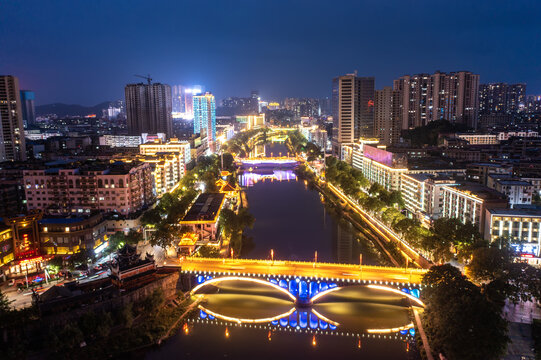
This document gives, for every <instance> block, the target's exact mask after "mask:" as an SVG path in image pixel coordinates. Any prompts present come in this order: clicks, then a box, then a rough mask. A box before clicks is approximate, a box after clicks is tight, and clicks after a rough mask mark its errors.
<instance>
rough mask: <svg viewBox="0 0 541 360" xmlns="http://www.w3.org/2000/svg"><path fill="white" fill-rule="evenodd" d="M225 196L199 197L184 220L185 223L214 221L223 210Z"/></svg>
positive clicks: (211, 194) (207, 194)
mask: <svg viewBox="0 0 541 360" xmlns="http://www.w3.org/2000/svg"><path fill="white" fill-rule="evenodd" d="M224 199H225V194H219V193H204V194H201V195H199V196H198V197H197V199H196V200H195V202H194V204H193V205H192V207H191V208H190V210H188V213H187V214H186V215H185V216H184V219H182V222H184V221H213V220H215V219H216V217H217V216H218V214H219V213H220V209H221V208H222V203H223V202H224Z"/></svg>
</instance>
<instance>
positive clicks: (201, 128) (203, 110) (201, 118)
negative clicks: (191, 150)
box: [193, 92, 216, 152]
mask: <svg viewBox="0 0 541 360" xmlns="http://www.w3.org/2000/svg"><path fill="white" fill-rule="evenodd" d="M193 116H194V117H193V128H194V129H193V130H194V131H193V132H194V134H201V140H202V141H206V144H207V146H208V148H209V149H210V151H212V152H214V151H215V150H216V148H215V142H216V100H215V99H214V95H212V94H211V93H209V92H207V93H205V95H194V97H193Z"/></svg>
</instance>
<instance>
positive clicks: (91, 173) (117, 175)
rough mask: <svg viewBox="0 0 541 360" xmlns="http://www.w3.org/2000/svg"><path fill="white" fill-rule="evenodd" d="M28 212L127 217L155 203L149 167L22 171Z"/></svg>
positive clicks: (106, 165)
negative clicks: (93, 213) (120, 215)
mask: <svg viewBox="0 0 541 360" xmlns="http://www.w3.org/2000/svg"><path fill="white" fill-rule="evenodd" d="M23 178H24V186H25V194H26V200H27V208H28V210H35V209H37V210H43V211H45V212H46V213H48V214H51V215H67V214H83V213H84V214H89V213H91V212H93V211H102V212H118V213H120V214H122V215H128V214H131V213H134V212H137V211H139V210H142V209H144V208H146V207H148V206H150V205H151V204H152V203H153V202H154V199H155V197H154V181H153V176H152V169H151V167H150V164H145V163H140V162H132V163H124V162H115V163H108V162H95V163H92V164H79V165H76V166H66V167H65V168H58V167H43V168H39V169H32V170H23Z"/></svg>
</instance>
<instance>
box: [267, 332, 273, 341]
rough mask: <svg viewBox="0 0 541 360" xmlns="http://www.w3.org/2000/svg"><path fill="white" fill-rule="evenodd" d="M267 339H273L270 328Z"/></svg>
mask: <svg viewBox="0 0 541 360" xmlns="http://www.w3.org/2000/svg"><path fill="white" fill-rule="evenodd" d="M267 339H269V341H271V340H272V331H270V330H269V333H268V335H267Z"/></svg>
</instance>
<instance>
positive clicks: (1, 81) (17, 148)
mask: <svg viewBox="0 0 541 360" xmlns="http://www.w3.org/2000/svg"><path fill="white" fill-rule="evenodd" d="M21 105H22V104H21V97H20V91H19V79H18V78H17V77H15V76H11V75H0V161H24V160H26V144H25V138H24V126H23V116H22V106H21Z"/></svg>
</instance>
